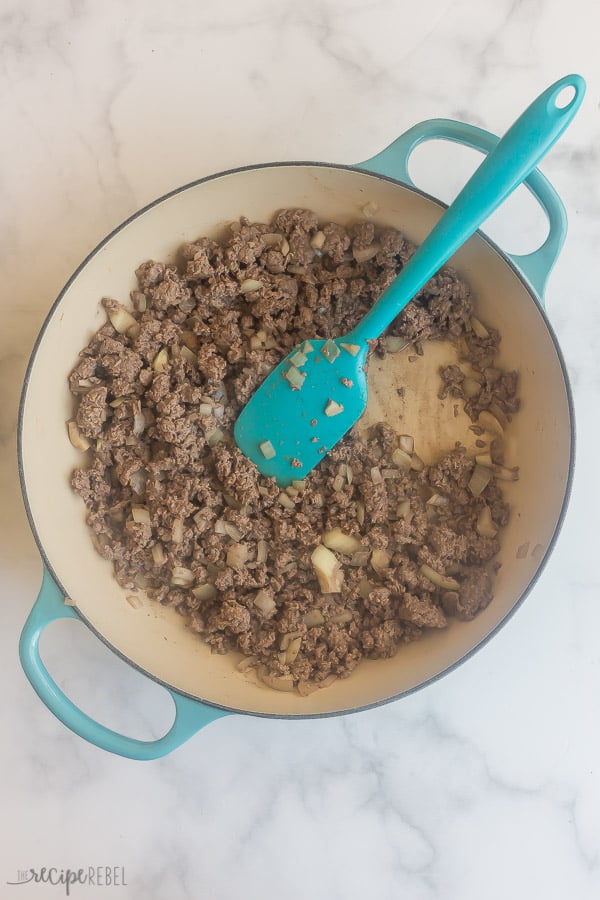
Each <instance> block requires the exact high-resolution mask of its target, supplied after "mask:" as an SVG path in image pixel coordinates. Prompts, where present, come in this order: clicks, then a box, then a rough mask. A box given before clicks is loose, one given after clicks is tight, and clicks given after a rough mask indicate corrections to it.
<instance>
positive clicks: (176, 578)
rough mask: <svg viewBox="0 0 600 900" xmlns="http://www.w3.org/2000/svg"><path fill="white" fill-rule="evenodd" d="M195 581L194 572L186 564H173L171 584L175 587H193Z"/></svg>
mask: <svg viewBox="0 0 600 900" xmlns="http://www.w3.org/2000/svg"><path fill="white" fill-rule="evenodd" d="M193 583H194V573H193V572H192V570H191V569H187V568H186V567H185V566H173V569H172V570H171V584H172V585H173V587H191V585H192V584H193Z"/></svg>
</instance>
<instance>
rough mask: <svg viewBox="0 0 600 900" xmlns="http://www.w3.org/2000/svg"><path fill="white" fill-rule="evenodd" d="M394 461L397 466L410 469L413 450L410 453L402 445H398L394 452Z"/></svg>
mask: <svg viewBox="0 0 600 900" xmlns="http://www.w3.org/2000/svg"><path fill="white" fill-rule="evenodd" d="M392 462H393V463H394V465H395V466H398V468H399V469H404V470H406V471H408V469H410V467H411V466H412V451H411V453H410V454H409V453H408V452H407V451H406V450H403V449H402V448H401V447H396V449H395V450H394V451H393V452H392Z"/></svg>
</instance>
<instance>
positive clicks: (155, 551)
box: [152, 544, 167, 566]
mask: <svg viewBox="0 0 600 900" xmlns="http://www.w3.org/2000/svg"><path fill="white" fill-rule="evenodd" d="M152 559H153V560H154V565H155V566H164V564H165V563H166V561H167V555H166V553H165V549H164V547H163V545H162V544H153V545H152Z"/></svg>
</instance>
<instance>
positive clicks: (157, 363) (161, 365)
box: [152, 347, 169, 372]
mask: <svg viewBox="0 0 600 900" xmlns="http://www.w3.org/2000/svg"><path fill="white" fill-rule="evenodd" d="M168 365H169V351H168V350H167V348H166V347H163V348H162V350H159V351H158V353H157V354H156V356H155V357H154V359H153V360H152V368H153V369H154V371H155V372H164V371H165V369H166V368H167V366H168Z"/></svg>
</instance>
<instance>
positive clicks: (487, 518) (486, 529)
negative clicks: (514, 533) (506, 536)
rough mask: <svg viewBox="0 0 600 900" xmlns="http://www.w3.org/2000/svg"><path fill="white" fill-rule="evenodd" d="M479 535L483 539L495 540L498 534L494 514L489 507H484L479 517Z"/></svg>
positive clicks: (477, 526) (477, 525) (477, 527)
mask: <svg viewBox="0 0 600 900" xmlns="http://www.w3.org/2000/svg"><path fill="white" fill-rule="evenodd" d="M475 527H476V529H477V534H479V535H481V537H486V538H494V537H496V535H497V534H498V529H497V528H496V526H495V525H494V522H493V520H492V514H491V512H490V508H489V506H484V507H483V508H482V510H481V512H480V513H479V515H478V517H477V524H476V526H475Z"/></svg>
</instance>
